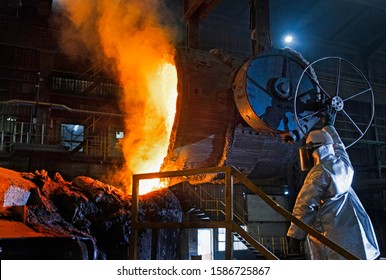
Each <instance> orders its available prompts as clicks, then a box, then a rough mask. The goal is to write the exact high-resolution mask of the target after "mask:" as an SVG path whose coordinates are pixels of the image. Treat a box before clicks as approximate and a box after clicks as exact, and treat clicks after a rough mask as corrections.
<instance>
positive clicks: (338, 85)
mask: <svg viewBox="0 0 386 280" xmlns="http://www.w3.org/2000/svg"><path fill="white" fill-rule="evenodd" d="M311 70H312V71H314V72H315V73H316V74H317V76H318V80H316V79H314V78H313V77H314V73H313V72H311ZM304 79H306V80H307V81H308V80H309V79H311V80H312V81H313V83H314V84H315V85H316V87H317V88H318V90H317V91H315V92H314V93H313V95H314V98H313V100H317V101H316V102H309V99H308V98H307V99H305V98H304V95H303V93H302V92H301V91H300V90H299V89H300V88H301V87H302V86H301V85H302V83H304ZM327 105H330V106H332V107H333V108H334V109H335V110H336V111H337V116H336V122H335V128H336V129H337V131H338V133H339V135H340V136H341V138H342V140H343V142H344V144H345V146H346V148H349V147H351V146H352V145H354V144H355V143H356V142H358V141H359V140H360V139H361V138H362V137H363V136H364V135H365V134H366V132H367V130H368V129H369V127H370V125H371V123H372V121H373V118H374V111H375V109H374V93H373V89H372V87H371V85H370V83H369V81H368V80H367V79H366V77H365V75H364V74H363V73H362V72H361V71H360V70H359V69H358V68H357V67H356V66H355V65H353V64H352V63H351V62H349V61H347V60H345V59H343V58H340V57H325V58H321V59H318V60H316V61H314V62H312V63H310V64H309V65H308V66H307V67H306V68H305V69H304V70H303V73H302V74H301V76H300V79H299V80H298V83H297V86H296V90H295V97H294V118H295V121H296V124H297V125H298V127H299V130H300V131H301V132H302V133H303V134H304V135H306V133H308V132H309V130H310V129H311V128H309V127H305V125H304V124H305V123H307V122H308V120H309V119H311V118H315V117H318V118H319V117H320V116H321V115H322V114H323V113H324V112H325V111H326V109H327Z"/></svg>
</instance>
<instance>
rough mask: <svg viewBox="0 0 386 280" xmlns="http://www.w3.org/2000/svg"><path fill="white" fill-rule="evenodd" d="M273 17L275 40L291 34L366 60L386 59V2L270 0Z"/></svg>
mask: <svg viewBox="0 0 386 280" xmlns="http://www.w3.org/2000/svg"><path fill="white" fill-rule="evenodd" d="M270 14H271V17H270V19H271V33H272V36H279V34H281V33H283V32H286V31H287V30H288V32H293V33H294V34H298V36H299V37H300V36H304V37H308V38H313V39H317V40H319V41H320V42H321V43H323V42H326V43H329V44H336V45H342V46H346V47H351V48H353V49H357V50H358V51H359V52H360V53H361V54H362V55H363V56H364V57H365V58H368V57H370V56H372V55H374V54H375V53H379V54H383V55H386V43H385V42H386V1H385V0H314V1H309V0H297V1H286V0H270ZM295 36H296V35H295Z"/></svg>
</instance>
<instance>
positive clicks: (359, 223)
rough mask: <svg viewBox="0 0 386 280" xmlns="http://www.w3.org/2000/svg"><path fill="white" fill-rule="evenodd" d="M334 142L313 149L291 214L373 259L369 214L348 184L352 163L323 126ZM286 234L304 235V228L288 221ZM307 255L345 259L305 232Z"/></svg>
mask: <svg viewBox="0 0 386 280" xmlns="http://www.w3.org/2000/svg"><path fill="white" fill-rule="evenodd" d="M323 130H324V131H326V132H328V133H329V134H330V135H331V137H332V139H333V141H334V145H323V146H321V147H319V148H317V149H316V150H315V151H314V152H313V157H314V161H315V165H314V166H313V167H312V169H311V170H310V171H309V173H308V174H307V177H306V179H305V181H304V184H303V186H302V189H301V190H300V192H299V194H298V197H297V199H296V202H295V206H294V209H293V213H292V214H293V215H294V216H295V217H296V218H298V219H300V220H302V221H303V222H304V223H306V224H308V225H309V226H312V227H313V228H314V229H316V230H317V231H319V232H320V233H322V234H323V235H324V236H326V237H327V238H329V239H331V240H332V241H334V242H335V243H337V244H338V245H340V246H341V247H343V248H344V249H346V250H347V251H349V252H351V253H352V254H354V255H355V256H357V257H358V258H360V259H375V258H377V257H378V256H379V254H380V252H379V247H378V243H377V239H376V236H375V233H374V229H373V226H372V224H371V221H370V218H369V217H368V215H367V213H366V211H365V209H364V208H363V206H362V204H361V202H360V200H359V198H358V197H357V195H356V194H355V192H354V190H353V189H352V188H351V183H352V180H353V175H354V171H353V167H352V165H351V162H350V159H349V156H348V154H347V152H346V149H345V147H344V144H343V142H342V141H341V139H340V137H339V135H338V133H337V132H336V130H335V128H334V127H333V126H325V127H324V128H323ZM287 235H288V236H290V237H293V238H295V239H300V240H302V239H304V238H306V232H304V231H303V230H302V229H300V228H299V227H298V226H296V225H295V224H293V223H291V226H290V228H289V229H288V233H287ZM307 241H308V245H309V249H310V256H311V259H317V260H320V259H322V260H324V259H345V258H344V257H343V256H341V255H340V254H338V253H336V252H335V251H334V250H332V249H330V248H329V247H328V246H325V245H323V244H322V243H320V242H319V241H318V240H317V239H315V238H313V237H312V236H307Z"/></svg>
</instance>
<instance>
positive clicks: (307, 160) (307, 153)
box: [299, 142, 322, 171]
mask: <svg viewBox="0 0 386 280" xmlns="http://www.w3.org/2000/svg"><path fill="white" fill-rule="evenodd" d="M320 146H322V143H312V142H311V143H308V144H306V145H304V146H302V147H300V148H299V158H300V169H301V170H302V171H309V170H310V169H311V168H312V167H313V166H314V158H313V156H312V153H313V152H314V151H315V150H316V149H317V148H319V147H320Z"/></svg>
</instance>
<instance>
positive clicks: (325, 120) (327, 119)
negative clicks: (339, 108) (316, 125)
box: [321, 105, 336, 127]
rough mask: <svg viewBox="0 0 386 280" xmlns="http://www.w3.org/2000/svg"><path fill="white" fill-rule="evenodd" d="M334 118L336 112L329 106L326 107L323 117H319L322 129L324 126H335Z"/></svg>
mask: <svg viewBox="0 0 386 280" xmlns="http://www.w3.org/2000/svg"><path fill="white" fill-rule="evenodd" d="M335 117H336V110H335V109H334V108H333V107H332V106H331V105H327V110H326V112H325V113H324V115H323V116H322V117H321V120H322V126H323V127H325V126H326V125H332V126H333V125H334V124H335Z"/></svg>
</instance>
